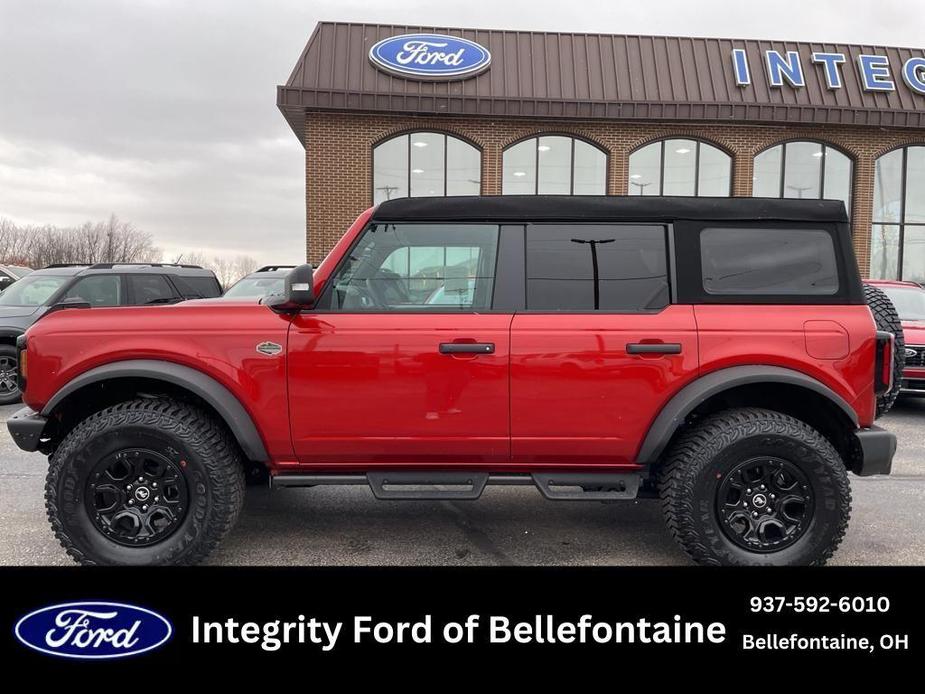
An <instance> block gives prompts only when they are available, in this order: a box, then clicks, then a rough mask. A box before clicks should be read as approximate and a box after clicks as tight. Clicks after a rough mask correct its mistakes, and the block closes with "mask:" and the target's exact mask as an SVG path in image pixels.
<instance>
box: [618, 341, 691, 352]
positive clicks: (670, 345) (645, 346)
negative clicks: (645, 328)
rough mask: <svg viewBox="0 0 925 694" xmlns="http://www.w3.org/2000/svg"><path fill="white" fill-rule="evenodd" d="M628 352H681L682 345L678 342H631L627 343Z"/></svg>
mask: <svg viewBox="0 0 925 694" xmlns="http://www.w3.org/2000/svg"><path fill="white" fill-rule="evenodd" d="M626 353H627V354H681V345H680V344H679V343H677V342H630V343H627V345H626Z"/></svg>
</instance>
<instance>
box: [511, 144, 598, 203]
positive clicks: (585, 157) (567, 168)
mask: <svg viewBox="0 0 925 694" xmlns="http://www.w3.org/2000/svg"><path fill="white" fill-rule="evenodd" d="M606 184H607V155H606V154H605V153H604V152H603V151H602V150H600V149H598V148H597V147H595V146H594V145H591V144H589V143H587V142H584V141H582V140H578V139H576V138H573V137H568V136H565V135H542V136H540V137H532V138H530V139H528V140H523V141H522V142H518V143H517V144H515V145H512V146H511V147H508V148H507V149H506V150H504V155H503V163H502V175H501V192H502V193H503V194H504V195H535V194H539V195H604V194H605V193H606V192H607V191H606V187H607V185H606Z"/></svg>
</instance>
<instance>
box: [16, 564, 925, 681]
mask: <svg viewBox="0 0 925 694" xmlns="http://www.w3.org/2000/svg"><path fill="white" fill-rule="evenodd" d="M0 580H2V585H3V587H4V592H5V595H6V599H5V600H4V601H3V606H2V608H0V609H2V615H0V619H2V622H3V625H4V627H3V631H4V638H3V640H2V649H3V651H4V652H3V653H2V661H3V662H6V663H13V662H15V663H17V664H18V665H22V666H26V667H36V668H40V669H41V670H42V671H43V672H47V671H48V668H49V667H66V668H73V667H79V668H81V670H82V671H84V672H87V671H95V672H98V673H99V674H100V675H104V674H105V672H107V671H108V670H109V669H111V668H116V667H118V668H121V667H126V666H128V667H133V668H134V667H143V668H147V669H149V670H150V668H152V667H154V668H155V669H156V668H157V667H159V666H169V665H171V664H180V663H184V662H185V663H190V662H195V663H196V664H197V666H200V667H214V668H216V669H221V667H222V666H223V665H224V664H234V665H235V666H236V667H238V666H243V665H252V666H260V667H272V668H280V669H283V670H285V669H287V668H311V669H312V671H314V672H321V671H324V670H326V669H328V668H341V667H343V666H344V665H345V664H347V663H357V662H363V663H369V664H374V663H389V664H390V665H392V666H408V667H412V666H414V665H415V664H416V663H421V662H424V661H426V662H427V664H428V666H432V665H440V664H442V663H446V664H447V665H449V664H455V665H456V666H459V664H460V663H461V662H468V663H470V664H473V665H474V664H475V663H479V664H487V663H504V664H506V665H515V664H518V663H521V664H531V663H532V664H534V665H536V664H537V663H538V662H543V661H542V659H543V658H547V657H548V658H550V659H551V660H550V661H549V662H550V663H552V662H554V663H556V665H557V667H563V666H566V665H568V664H576V665H592V664H597V665H598V666H600V664H601V663H606V662H616V661H617V660H620V662H624V663H626V662H632V663H633V664H634V667H636V666H641V665H648V666H658V665H659V663H665V662H671V663H678V662H681V661H685V660H691V661H702V660H703V659H704V658H715V659H721V658H725V659H730V658H734V659H735V662H737V663H743V662H752V663H758V662H762V661H765V662H767V663H775V664H776V665H778V666H779V665H780V664H781V663H782V662H784V661H785V660H805V661H807V662H812V663H818V662H822V661H827V662H833V663H834V662H838V661H844V662H846V663H847V662H850V663H852V664H854V665H861V666H863V665H865V664H867V665H870V666H872V667H873V666H875V665H876V666H878V667H879V666H881V665H885V664H888V665H890V667H895V666H897V665H900V664H903V663H912V662H914V661H915V659H916V658H917V657H918V658H920V657H921V656H922V655H923V649H922V642H923V637H925V634H923V629H922V626H921V617H922V612H923V611H922V609H921V607H920V605H921V600H922V598H921V596H920V592H921V587H922V585H923V583H925V569H921V568H837V567H829V568H820V569H775V568H756V569H709V568H697V567H690V568H616V567H613V568H603V567H602V568H575V569H572V568H527V567H524V568H466V569H453V568H328V569H325V568H304V569H300V568H285V569H284V568H278V569H277V568H208V567H203V568H162V569H129V568H107V569H94V568H62V569H33V568H6V569H2V570H0ZM167 624H169V626H167ZM136 651H143V652H140V653H137V654H134V655H132V653H134V652H136ZM102 655H106V656H113V655H114V656H117V657H115V658H110V657H106V658H102V657H100V656H102ZM75 656H76V657H75ZM88 656H91V657H89V658H88ZM538 658H539V659H540V660H538ZM730 662H731V661H730Z"/></svg>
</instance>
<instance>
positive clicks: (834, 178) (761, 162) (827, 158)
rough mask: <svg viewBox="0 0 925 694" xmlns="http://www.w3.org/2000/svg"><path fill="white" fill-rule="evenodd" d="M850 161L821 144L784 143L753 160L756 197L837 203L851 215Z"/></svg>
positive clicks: (753, 183) (754, 193)
mask: <svg viewBox="0 0 925 694" xmlns="http://www.w3.org/2000/svg"><path fill="white" fill-rule="evenodd" d="M851 169H852V166H851V159H849V158H848V157H847V156H846V155H845V154H842V153H841V152H839V151H838V150H837V149H835V148H833V147H830V146H828V145H826V144H823V143H821V142H785V143H784V144H781V145H777V146H775V147H771V148H770V149H766V150H764V151H763V152H761V153H760V154H759V155H758V156H757V157H755V169H754V173H753V177H752V195H754V196H755V197H756V198H805V199H811V200H819V199H826V200H841V201H843V202H844V203H845V209H846V210H847V211H848V213H849V214H850V213H851V177H852V170H851Z"/></svg>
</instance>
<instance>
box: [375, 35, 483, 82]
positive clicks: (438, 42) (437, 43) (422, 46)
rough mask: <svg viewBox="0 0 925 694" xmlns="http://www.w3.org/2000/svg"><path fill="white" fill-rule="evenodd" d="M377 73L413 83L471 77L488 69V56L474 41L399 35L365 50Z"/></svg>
mask: <svg viewBox="0 0 925 694" xmlns="http://www.w3.org/2000/svg"><path fill="white" fill-rule="evenodd" d="M369 59H370V60H371V61H372V63H373V65H375V66H376V67H378V68H379V69H380V70H385V71H386V72H390V73H392V74H394V75H399V76H401V77H415V78H417V79H454V78H463V77H471V76H473V75H476V74H478V73H480V72H482V71H483V70H486V69H487V68H488V65H489V63H491V53H489V52H488V49H487V48H485V47H484V46H480V45H479V44H477V43H475V42H474V41H469V40H468V39H461V38H458V37H456V36H444V35H443V34H403V35H402V36H392V37H391V38H387V39H383V40H382V41H379V42H378V43H377V44H375V45H374V46H373V47H372V48H370V49H369Z"/></svg>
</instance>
